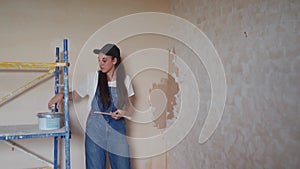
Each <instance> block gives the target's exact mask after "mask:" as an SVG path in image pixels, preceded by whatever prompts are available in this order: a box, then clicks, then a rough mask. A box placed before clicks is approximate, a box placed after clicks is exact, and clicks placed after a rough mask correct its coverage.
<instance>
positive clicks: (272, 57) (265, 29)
mask: <svg viewBox="0 0 300 169" xmlns="http://www.w3.org/2000/svg"><path fill="white" fill-rule="evenodd" d="M170 10H171V13H172V14H175V15H178V16H180V17H183V18H185V19H187V20H189V21H190V22H192V23H193V24H195V25H196V26H197V27H199V28H200V29H201V30H202V31H203V32H204V33H205V34H206V35H207V36H208V38H209V39H210V40H211V42H212V43H213V44H214V46H215V48H216V50H217V51H218V53H219V56H220V59H221V60H222V62H223V66H224V69H225V75H226V80H227V100H226V105H225V110H224V114H223V117H222V119H221V122H220V124H219V126H218V128H217V129H216V131H215V133H214V135H213V136H212V137H211V138H210V139H209V140H208V141H207V142H206V143H204V144H199V143H198V137H199V134H200V131H201V129H202V127H203V123H204V121H205V118H206V116H207V112H208V110H209V106H210V99H211V89H210V82H209V76H208V73H207V72H206V69H205V68H204V65H203V64H202V63H201V61H200V60H199V58H198V57H197V56H195V54H194V53H193V52H191V51H190V50H188V49H186V47H185V46H182V45H181V44H177V43H174V46H175V49H176V54H177V55H179V56H180V57H182V59H184V60H185V62H187V63H188V64H189V65H190V68H191V69H192V70H193V72H194V73H195V74H197V76H196V78H197V81H198V84H199V90H200V95H201V101H200V111H199V114H198V118H197V121H196V123H195V125H194V127H193V128H192V130H191V131H190V132H189V133H188V135H187V137H185V139H184V140H183V141H182V142H180V143H179V144H178V145H177V146H176V147H175V148H174V149H172V150H171V151H169V152H168V155H167V160H168V163H167V164H168V168H169V169H181V168H189V169H199V168H201V169H221V168H222V169H223V168H224V169H225V168H226V169H241V168H244V169H245V168H246V169H253V168H255V169H262V168H267V169H297V168H299V167H300V162H299V157H300V134H299V133H300V123H299V120H300V113H299V112H300V106H299V96H300V87H299V86H300V69H299V68H300V66H299V64H300V48H299V44H300V43H299V42H300V34H299V27H300V15H299V14H300V12H299V11H300V2H299V1H289V0H274V1H267V0H263V1H256V0H250V1H245V0H224V1H223V0H191V1H188V2H187V1H184V0H173V1H171V9H170ZM186 36H189V37H192V36H193V32H187V34H186ZM192 40H193V39H192ZM194 43H195V44H197V39H194ZM210 66H211V65H210ZM179 69H180V67H179ZM178 76H179V77H180V76H183V75H180V74H179V75H178ZM188 111H189V110H184V111H182V113H186V112H188Z"/></svg>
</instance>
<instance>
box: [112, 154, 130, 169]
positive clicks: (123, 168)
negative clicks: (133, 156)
mask: <svg viewBox="0 0 300 169" xmlns="http://www.w3.org/2000/svg"><path fill="white" fill-rule="evenodd" d="M108 156H109V162H110V166H111V168H112V169H131V167H130V158H129V157H123V156H119V155H116V154H113V153H110V152H108Z"/></svg>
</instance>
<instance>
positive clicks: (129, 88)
mask: <svg viewBox="0 0 300 169" xmlns="http://www.w3.org/2000/svg"><path fill="white" fill-rule="evenodd" d="M124 83H125V86H126V88H127V92H128V97H130V96H133V95H134V90H133V87H132V83H131V78H130V77H129V76H128V75H127V76H126V78H125V82H124Z"/></svg>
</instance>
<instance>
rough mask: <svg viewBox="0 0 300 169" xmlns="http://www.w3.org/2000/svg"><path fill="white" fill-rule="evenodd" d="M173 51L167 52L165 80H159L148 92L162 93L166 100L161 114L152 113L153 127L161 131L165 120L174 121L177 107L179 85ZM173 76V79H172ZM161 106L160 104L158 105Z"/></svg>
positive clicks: (165, 124) (164, 126)
mask: <svg viewBox="0 0 300 169" xmlns="http://www.w3.org/2000/svg"><path fill="white" fill-rule="evenodd" d="M174 60H175V50H174V49H173V51H169V72H168V77H167V78H161V80H160V82H159V83H154V84H152V88H151V89H150V90H149V93H150V95H151V93H153V92H154V91H157V90H159V91H162V92H163V93H164V96H165V98H166V105H164V109H163V110H162V112H157V111H155V112H153V116H154V123H155V127H157V128H159V129H162V128H166V127H167V123H166V121H167V120H171V121H172V120H174V119H176V116H175V112H174V111H175V106H176V105H178V99H177V98H178V97H177V95H178V93H179V85H178V83H177V81H176V78H177V76H178V67H177V66H176V65H175V61H174ZM173 76H175V77H173ZM154 99H156V98H155V97H154V98H153V99H151V102H153V101H154ZM156 101H157V100H156ZM160 104H162V103H160Z"/></svg>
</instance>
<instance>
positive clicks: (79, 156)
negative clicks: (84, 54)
mask: <svg viewBox="0 0 300 169" xmlns="http://www.w3.org/2000/svg"><path fill="white" fill-rule="evenodd" d="M168 10H169V2H168V1H157V0H155V1H151V2H149V1H140V0H139V1H137V0H125V1H124V0H117V1H108V0H103V1H97V0H88V1H83V0H75V1H74V0H72V1H71V0H63V1H61V0H54V1H37V0H27V1H10V0H1V1H0V22H1V30H0V46H1V50H0V62H3V61H24V62H31V61H32V62H52V61H54V59H55V58H54V56H55V47H56V46H62V40H63V39H64V38H68V39H69V43H70V44H69V47H70V49H69V50H70V62H71V67H70V69H71V70H70V75H71V76H70V77H71V79H70V80H71V85H72V80H73V75H74V74H73V73H74V70H75V66H76V65H75V63H76V61H77V59H78V56H79V52H80V50H81V48H82V47H83V46H84V44H85V42H86V41H87V40H88V39H89V37H90V36H91V35H92V34H93V33H94V32H95V31H97V30H98V29H99V28H100V27H102V26H103V25H105V24H107V23H108V22H110V21H113V20H114V19H117V18H119V17H122V16H126V15H129V14H132V13H136V12H147V11H160V12H167V11H168ZM130 26H132V25H128V28H130ZM119 29H120V30H121V29H123V28H119ZM146 38H147V37H146ZM148 40H149V39H148ZM130 43H131V44H130ZM130 43H128V42H127V43H125V42H124V43H122V45H123V46H125V47H126V46H127V47H128V46H129V48H128V49H126V50H127V51H126V50H125V51H123V54H124V55H129V54H130V53H129V52H130V51H135V50H138V49H137V48H136V44H135V43H133V42H130ZM139 44H140V45H141V46H142V47H144V46H147V44H157V45H156V46H160V45H159V43H157V39H151V40H150V41H147V42H146V41H142V40H140V41H139ZM130 46H131V47H130ZM97 47H99V46H97ZM160 47H161V48H165V47H164V45H162V46H160ZM121 49H122V46H121ZM95 59H96V58H95ZM83 66H84V67H86V69H90V68H91V66H90V65H89V64H87V65H83ZM38 75H39V73H37V72H31V71H29V72H15V71H8V72H0V79H1V87H0V96H3V95H5V94H7V93H8V92H9V91H10V90H12V89H15V88H16V87H19V85H20V84H23V83H25V82H27V81H28V80H30V79H32V78H34V77H36V76H38ZM163 76H165V75H163ZM136 83H138V82H136ZM53 84H54V79H49V80H46V81H44V82H43V83H42V84H41V85H39V86H37V87H34V88H32V89H31V90H30V91H29V92H26V93H24V94H22V95H20V96H19V97H17V98H15V99H14V100H13V101H11V102H8V103H7V104H5V105H3V106H1V107H0V116H1V118H0V125H15V124H36V123H37V118H36V114H37V113H38V112H44V111H48V109H47V102H48V100H49V99H50V98H51V97H52V96H53V92H54V86H53ZM143 90H144V89H143ZM82 122H85V120H83V121H82ZM80 123H81V122H79V121H78V119H77V114H76V113H75V111H74V108H73V107H72V106H71V126H72V139H71V153H72V154H71V166H72V168H80V169H81V168H84V147H83V145H84V144H83V137H82V133H83V130H82V128H81V125H80ZM17 142H18V143H19V144H21V145H22V146H25V147H27V148H29V149H30V150H31V151H33V152H36V153H37V154H39V155H41V156H43V157H45V158H47V159H49V160H50V159H51V158H52V154H53V150H52V144H53V143H52V139H26V140H18V141H17ZM0 149H1V151H0V163H1V166H2V167H5V168H34V167H39V166H43V164H41V163H40V162H37V161H35V160H34V159H32V158H31V157H29V156H27V155H24V154H23V153H20V152H19V151H17V150H13V149H11V147H9V146H7V145H6V144H4V143H1V142H0ZM61 155H62V156H63V153H62V154H61ZM16 160H17V161H18V162H17V163H16V162H15V161H16ZM60 160H61V162H63V158H61V159H60ZM141 161H142V160H141ZM144 161H145V162H143V161H142V162H135V161H133V164H134V165H135V168H141V167H139V165H141V166H143V165H145V164H144V163H151V159H145V160H144ZM164 163H165V161H164ZM164 163H162V164H163V165H164ZM154 166H155V165H153V167H154Z"/></svg>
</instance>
